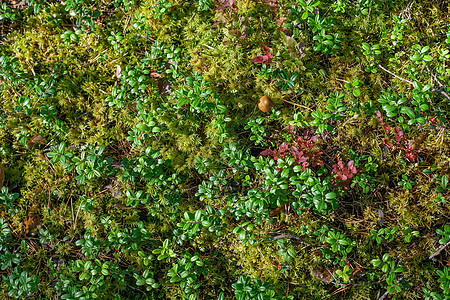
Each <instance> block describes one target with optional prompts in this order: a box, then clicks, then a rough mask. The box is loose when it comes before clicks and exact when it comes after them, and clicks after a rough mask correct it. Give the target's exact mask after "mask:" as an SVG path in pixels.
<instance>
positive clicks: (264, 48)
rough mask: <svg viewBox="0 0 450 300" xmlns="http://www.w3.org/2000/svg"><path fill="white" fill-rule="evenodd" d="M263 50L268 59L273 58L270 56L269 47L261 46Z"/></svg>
mask: <svg viewBox="0 0 450 300" xmlns="http://www.w3.org/2000/svg"><path fill="white" fill-rule="evenodd" d="M263 50H264V52H266V55H267V57H268V58H272V57H273V54H272V52H270V49H269V47H267V46H266V45H264V46H263Z"/></svg>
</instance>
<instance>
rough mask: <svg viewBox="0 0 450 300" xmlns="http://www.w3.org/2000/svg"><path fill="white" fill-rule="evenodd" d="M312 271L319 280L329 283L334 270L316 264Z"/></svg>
mask: <svg viewBox="0 0 450 300" xmlns="http://www.w3.org/2000/svg"><path fill="white" fill-rule="evenodd" d="M312 273H313V275H314V276H316V278H317V279H319V280H320V281H323V282H325V283H330V282H331V280H333V273H334V270H330V269H327V268H325V267H324V266H317V267H315V268H314V269H313V270H312Z"/></svg>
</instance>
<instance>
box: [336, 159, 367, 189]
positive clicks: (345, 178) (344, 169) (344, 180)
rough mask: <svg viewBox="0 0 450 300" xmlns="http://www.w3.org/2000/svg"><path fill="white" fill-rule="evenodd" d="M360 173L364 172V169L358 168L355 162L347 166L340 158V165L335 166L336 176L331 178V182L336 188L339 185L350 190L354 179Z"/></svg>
mask: <svg viewBox="0 0 450 300" xmlns="http://www.w3.org/2000/svg"><path fill="white" fill-rule="evenodd" d="M360 172H362V169H361V168H358V167H356V166H355V164H354V161H353V160H351V161H349V162H348V163H347V164H346V165H345V164H344V162H343V161H342V158H339V161H338V163H337V164H334V165H333V170H332V173H334V174H336V176H333V177H332V178H331V182H332V183H333V185H334V186H337V185H338V184H339V185H340V186H342V187H343V188H344V189H346V190H348V189H349V188H350V183H351V182H352V178H353V177H354V176H355V175H357V174H358V173H360Z"/></svg>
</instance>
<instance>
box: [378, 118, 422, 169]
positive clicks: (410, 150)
mask: <svg viewBox="0 0 450 300" xmlns="http://www.w3.org/2000/svg"><path fill="white" fill-rule="evenodd" d="M377 117H378V121H379V122H380V124H381V125H382V126H384V131H385V132H386V135H388V134H389V133H390V130H391V127H390V126H389V125H388V124H386V123H385V122H384V119H383V116H382V115H381V112H380V111H379V110H378V111H377ZM394 130H395V142H396V144H397V146H398V147H399V148H403V149H404V150H405V156H406V158H408V159H409V160H410V161H415V160H416V159H417V155H418V153H419V152H420V150H419V149H415V148H414V146H413V145H411V144H410V143H409V144H406V146H405V141H403V143H401V141H402V139H403V137H404V132H403V131H402V130H400V128H398V127H397V126H396V127H395V128H394ZM383 142H384V143H385V144H386V145H387V146H388V147H390V148H393V147H394V144H393V143H391V142H390V141H389V136H386V137H385V138H384V140H383Z"/></svg>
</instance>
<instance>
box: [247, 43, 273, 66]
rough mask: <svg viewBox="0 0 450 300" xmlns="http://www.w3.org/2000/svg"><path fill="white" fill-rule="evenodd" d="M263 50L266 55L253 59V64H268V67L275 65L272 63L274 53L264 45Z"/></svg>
mask: <svg viewBox="0 0 450 300" xmlns="http://www.w3.org/2000/svg"><path fill="white" fill-rule="evenodd" d="M263 50H264V52H265V53H266V55H261V56H257V57H255V58H254V59H252V62H254V63H258V64H266V65H271V64H273V62H272V57H273V54H272V52H270V49H269V47H267V46H266V45H264V46H263Z"/></svg>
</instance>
